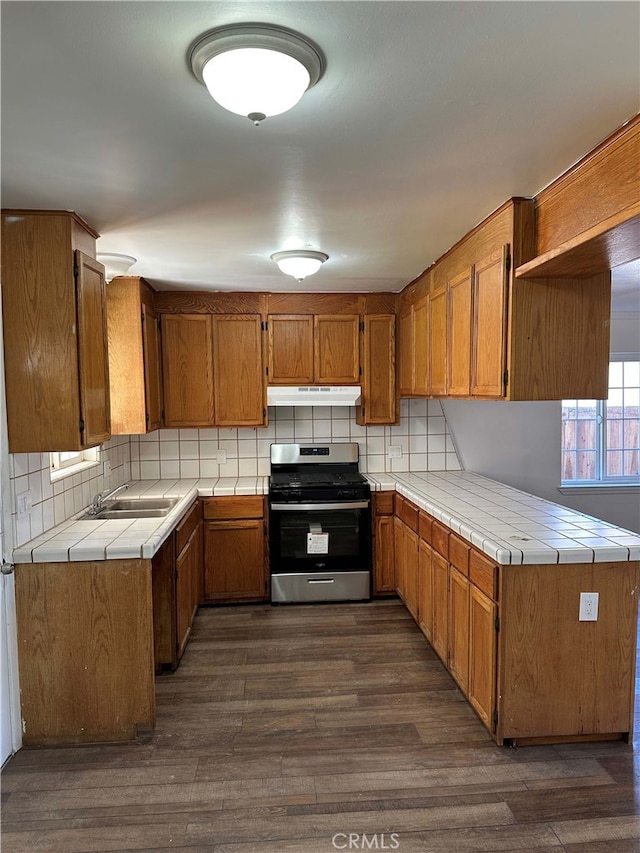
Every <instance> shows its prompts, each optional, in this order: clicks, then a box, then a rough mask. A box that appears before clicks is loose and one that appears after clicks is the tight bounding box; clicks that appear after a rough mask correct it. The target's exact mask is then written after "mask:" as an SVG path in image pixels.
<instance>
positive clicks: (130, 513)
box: [81, 498, 178, 521]
mask: <svg viewBox="0 0 640 853" xmlns="http://www.w3.org/2000/svg"><path fill="white" fill-rule="evenodd" d="M177 502H178V498H127V499H126V500H115V501H106V502H105V503H104V504H103V506H102V508H101V509H100V511H99V512H96V513H92V512H85V514H84V515H83V516H81V520H83V521H87V520H89V521H104V520H105V519H113V518H162V517H163V516H165V515H167V513H168V512H170V511H171V509H173V507H174V506H175V505H176V503H177Z"/></svg>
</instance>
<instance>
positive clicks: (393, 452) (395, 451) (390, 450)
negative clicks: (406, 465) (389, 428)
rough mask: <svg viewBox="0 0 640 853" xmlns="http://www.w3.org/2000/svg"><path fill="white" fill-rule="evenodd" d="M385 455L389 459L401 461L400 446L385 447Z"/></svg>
mask: <svg viewBox="0 0 640 853" xmlns="http://www.w3.org/2000/svg"><path fill="white" fill-rule="evenodd" d="M387 454H388V456H389V459H402V445H401V444H390V445H389V446H388V447H387Z"/></svg>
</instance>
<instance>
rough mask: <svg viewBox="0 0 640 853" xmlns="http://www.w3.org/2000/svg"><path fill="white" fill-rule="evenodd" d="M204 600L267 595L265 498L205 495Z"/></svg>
mask: <svg viewBox="0 0 640 853" xmlns="http://www.w3.org/2000/svg"><path fill="white" fill-rule="evenodd" d="M203 504H204V518H205V523H204V590H203V598H204V601H205V602H210V603H214V602H218V603H221V602H239V601H262V600H264V599H266V598H268V594H267V589H268V584H267V574H266V553H267V550H266V542H265V523H264V498H263V497H262V496H248V497H240V496H238V497H228V498H205V499H204V501H203Z"/></svg>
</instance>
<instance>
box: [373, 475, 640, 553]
mask: <svg viewBox="0 0 640 853" xmlns="http://www.w3.org/2000/svg"><path fill="white" fill-rule="evenodd" d="M367 479H368V480H369V482H370V484H371V488H372V489H373V490H383V489H396V491H398V493H399V494H401V495H403V497H405V498H408V499H409V500H410V501H413V503H415V504H416V505H417V506H419V507H420V508H421V509H424V510H425V511H426V512H428V513H429V514H430V515H432V516H433V517H434V518H436V519H438V521H441V522H442V523H443V524H446V525H447V527H450V528H451V529H452V530H453V531H454V532H456V533H459V534H460V536H462V537H464V538H465V539H466V540H467V541H469V542H471V543H472V544H473V545H475V546H476V548H478V549H479V550H480V551H483V552H484V553H485V554H488V555H489V556H490V557H492V558H493V559H494V560H495V561H496V562H497V563H500V564H501V565H515V564H548V563H593V562H596V563H602V562H623V561H627V560H640V536H639V535H638V534H636V533H633V532H631V531H629V530H625V529H623V528H620V527H616V526H615V525H613V524H609V523H608V522H606V521H601V520H599V519H597V518H593V517H592V516H589V515H584V514H583V513H581V512H576V511H574V510H572V509H569V508H568V507H565V506H560V505H559V504H555V503H552V502H551V501H547V500H544V499H543V498H537V497H534V496H533V495H529V494H527V493H526V492H521V491H519V490H518V489H514V488H512V487H511V486H505V485H504V484H503V483H498V482H496V481H495V480H489V479H488V478H487V477H482V476H480V475H479V474H472V473H470V472H468V471H451V472H439V473H421V474H376V475H371V474H369V475H367Z"/></svg>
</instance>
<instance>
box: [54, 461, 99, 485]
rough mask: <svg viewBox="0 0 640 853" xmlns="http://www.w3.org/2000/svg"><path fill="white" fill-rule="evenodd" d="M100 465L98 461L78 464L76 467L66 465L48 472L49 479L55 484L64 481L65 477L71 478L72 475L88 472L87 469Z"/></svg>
mask: <svg viewBox="0 0 640 853" xmlns="http://www.w3.org/2000/svg"><path fill="white" fill-rule="evenodd" d="M101 464H102V463H101V462H99V461H98V460H96V459H92V460H91V461H86V462H78V464H77V465H67V466H66V467H64V468H52V469H51V471H50V472H49V473H50V479H51V482H52V483H56V482H58V480H64V479H65V477H71V476H72V475H73V474H79V473H80V472H81V471H88V470H89V468H97V467H98V465H101Z"/></svg>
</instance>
